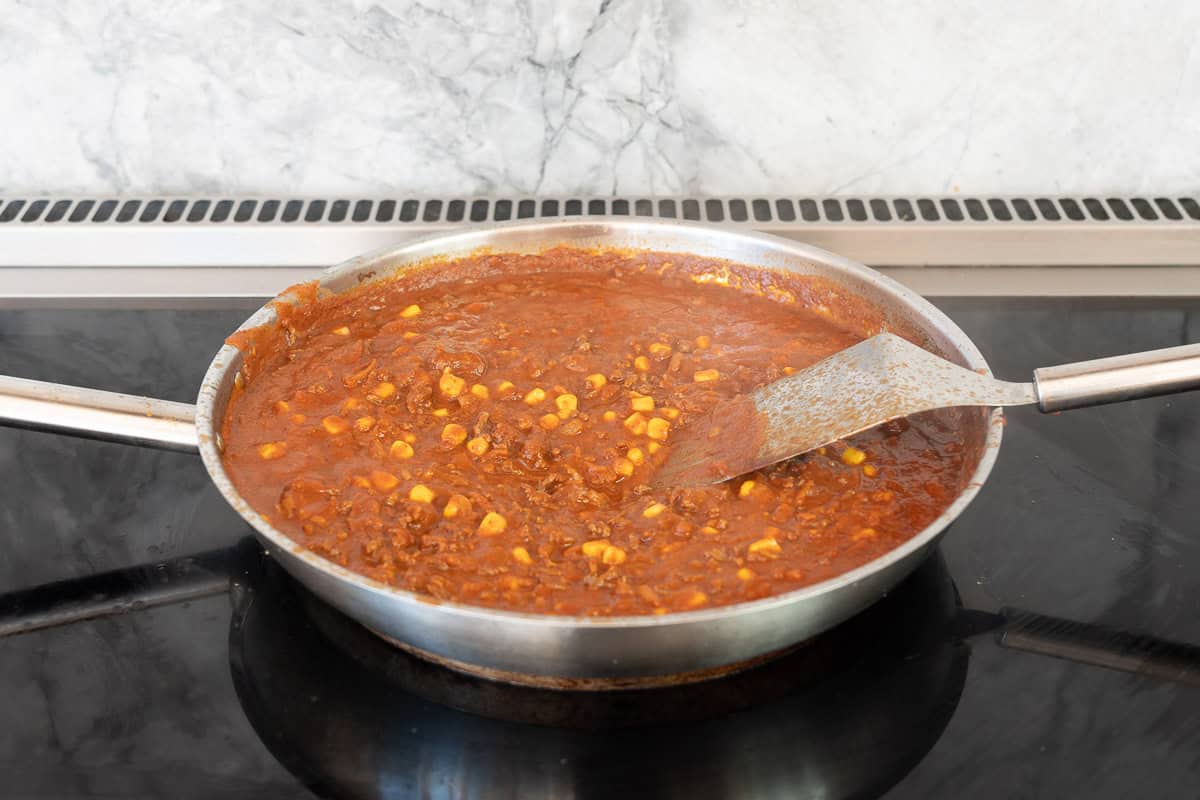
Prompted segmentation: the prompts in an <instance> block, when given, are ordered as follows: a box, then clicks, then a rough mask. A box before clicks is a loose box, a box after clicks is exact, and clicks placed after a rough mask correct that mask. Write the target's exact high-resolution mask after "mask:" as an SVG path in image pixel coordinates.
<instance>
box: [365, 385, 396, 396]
mask: <svg viewBox="0 0 1200 800" xmlns="http://www.w3.org/2000/svg"><path fill="white" fill-rule="evenodd" d="M395 393H396V384H394V383H388V382H387V381H384V382H383V383H380V384H377V385H376V386H375V388H374V389H372V390H371V394H370V396H371V397H374V398H376V399H378V400H387V399H388V398H389V397H391V396H392V395H394V394H395Z"/></svg>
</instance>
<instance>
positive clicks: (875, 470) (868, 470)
mask: <svg viewBox="0 0 1200 800" xmlns="http://www.w3.org/2000/svg"><path fill="white" fill-rule="evenodd" d="M878 474H879V467H877V466H875V465H874V464H863V475H866V476H867V477H868V478H874V477H875V476H876V475H878Z"/></svg>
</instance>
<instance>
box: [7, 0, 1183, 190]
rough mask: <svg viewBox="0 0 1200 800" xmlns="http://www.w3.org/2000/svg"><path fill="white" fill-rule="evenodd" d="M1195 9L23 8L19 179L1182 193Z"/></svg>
mask: <svg viewBox="0 0 1200 800" xmlns="http://www.w3.org/2000/svg"><path fill="white" fill-rule="evenodd" d="M1198 132H1200V4H1197V3H1193V2H1189V1H1188V0H1146V1H1145V2H1110V3H1096V2H1080V1H1079V0H1072V1H1070V2H1068V1H1066V0H1060V2H1054V3H1047V2H1043V0H1020V2H1001V3H998V2H994V0H972V2H954V3H952V2H947V1H946V0H892V1H890V2H877V3H857V2H847V3H831V2H820V0H807V1H805V2H785V1H784V0H758V1H757V2H756V1H754V0H744V1H743V2H728V1H727V2H721V1H720V0H648V1H646V2H640V1H639V0H603V2H596V0H593V1H592V2H586V3H585V2H573V1H571V0H494V1H493V2H489V1H488V0H478V1H477V2H471V1H470V0H454V1H452V2H437V0H425V2H406V1H405V0H380V1H379V2H365V1H360V0H249V1H244V2H234V1H233V0H173V1H171V2H168V1H166V0H0V194H12V193H20V194H30V193H37V194H53V193H64V192H72V193H74V192H80V193H114V192H117V193H182V194H197V193H217V192H222V193H264V194H275V193H277V194H330V193H334V194H345V193H362V194H390V193H443V192H453V193H464V194H465V193H501V192H521V193H582V194H588V193H598V194H608V193H625V194H643V193H654V194H667V193H681V192H700V193H739V192H746V193H759V192H761V193H827V192H828V193H833V192H840V193H863V194H866V193H888V192H963V193H1006V192H1011V193H1016V192H1034V191H1036V192H1055V193H1083V192H1173V193H1195V192H1196V191H1197V189H1198V187H1200V138H1198V137H1197V133H1198Z"/></svg>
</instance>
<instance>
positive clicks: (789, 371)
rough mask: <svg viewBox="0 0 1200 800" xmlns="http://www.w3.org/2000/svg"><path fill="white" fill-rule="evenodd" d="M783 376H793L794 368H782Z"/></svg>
mask: <svg viewBox="0 0 1200 800" xmlns="http://www.w3.org/2000/svg"><path fill="white" fill-rule="evenodd" d="M783 374H784V375H795V374H796V368H795V367H784V368H783Z"/></svg>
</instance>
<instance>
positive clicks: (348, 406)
mask: <svg viewBox="0 0 1200 800" xmlns="http://www.w3.org/2000/svg"><path fill="white" fill-rule="evenodd" d="M356 408H362V401H361V400H359V399H358V398H357V397H347V398H346V399H345V400H344V401H343V402H342V408H341V411H342V413H343V414H344V413H345V412H347V411H353V410H354V409H356Z"/></svg>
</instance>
